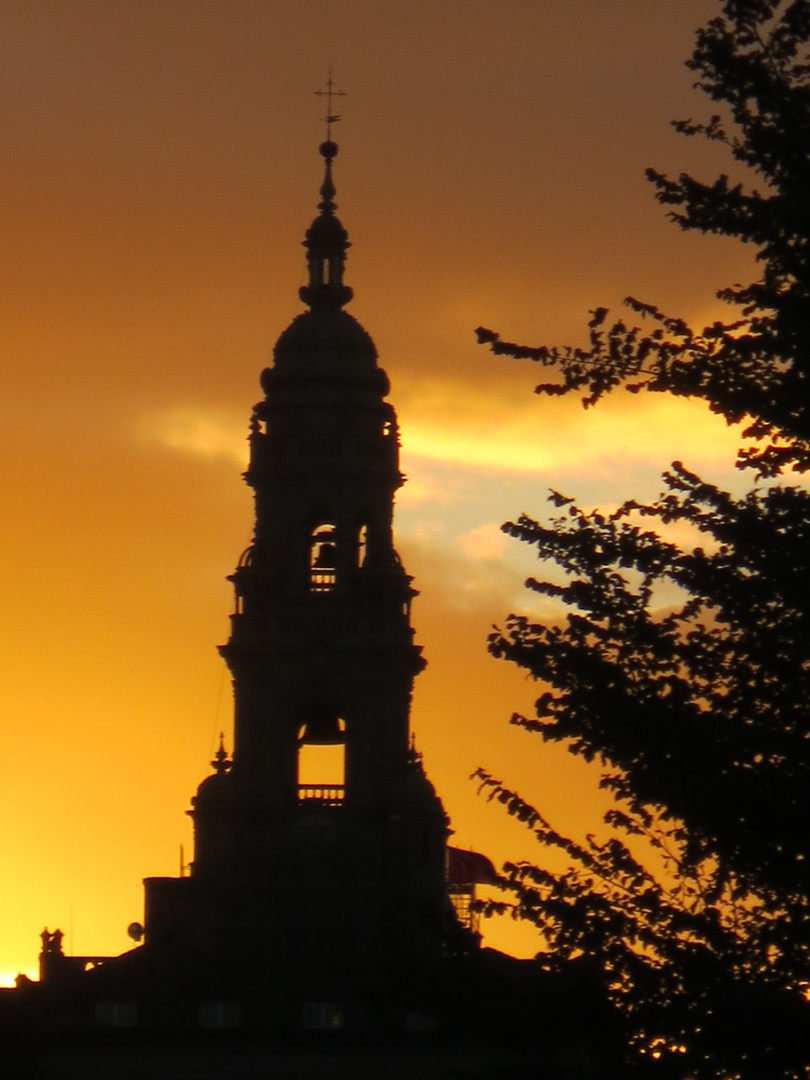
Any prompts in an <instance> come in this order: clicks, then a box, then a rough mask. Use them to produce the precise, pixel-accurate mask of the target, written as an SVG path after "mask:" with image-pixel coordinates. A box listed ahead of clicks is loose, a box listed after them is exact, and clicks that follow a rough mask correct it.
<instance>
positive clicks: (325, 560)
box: [309, 522, 337, 593]
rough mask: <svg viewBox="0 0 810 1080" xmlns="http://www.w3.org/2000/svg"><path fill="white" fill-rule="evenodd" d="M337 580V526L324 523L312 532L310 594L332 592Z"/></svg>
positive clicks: (310, 545)
mask: <svg viewBox="0 0 810 1080" xmlns="http://www.w3.org/2000/svg"><path fill="white" fill-rule="evenodd" d="M336 580H337V561H336V549H335V526H334V525H333V524H330V523H329V522H323V523H322V524H321V525H317V526H316V527H315V528H314V529H313V530H312V536H311V538H310V542H309V588H310V592H314V593H328V592H331V591H332V590H333V589H334V587H335V582H336Z"/></svg>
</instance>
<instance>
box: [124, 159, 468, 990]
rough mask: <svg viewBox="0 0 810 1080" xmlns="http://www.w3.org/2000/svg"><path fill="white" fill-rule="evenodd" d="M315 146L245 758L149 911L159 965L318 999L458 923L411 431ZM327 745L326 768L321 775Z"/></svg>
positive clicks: (254, 467)
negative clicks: (413, 719) (350, 276)
mask: <svg viewBox="0 0 810 1080" xmlns="http://www.w3.org/2000/svg"><path fill="white" fill-rule="evenodd" d="M320 153H321V155H322V157H323V159H324V163H325V176H324V181H323V184H322V186H321V189H320V195H321V201H320V203H319V204H318V211H319V212H318V216H317V217H316V218H315V220H314V221H313V222H312V225H311V226H310V228H309V229H308V230H307V233H306V238H305V240H304V246H305V248H306V252H307V265H308V276H309V280H308V284H307V285H306V286H304V287H303V288H302V289H301V290H300V296H301V299H302V300H303V301H304V303H305V304H306V306H307V310H306V311H305V312H303V313H302V314H300V315H298V316H297V317H296V318H295V319H294V320H293V322H292V323H291V324H290V326H289V327H288V328H287V329H286V330H285V331H284V332H283V333H282V335H281V337H280V338H279V339H278V342H277V343H276V347H275V350H274V360H273V365H272V366H271V367H269V368H267V369H266V370H265V371H264V372H263V373H262V376H261V387H262V390H263V392H264V397H263V399H262V400H261V401H260V402H259V404H258V405H256V406H255V408H254V410H253V416H252V419H251V428H250V464H249V467H248V469H247V472H246V473H245V479H246V481H247V483H248V484H249V485H250V487H251V488H252V489H253V492H254V498H255V510H256V522H255V532H254V537H253V542H252V543H251V545H250V547H249V548H248V549H247V551H245V552H244V554H243V555H242V557H241V558H240V559H239V564H238V566H237V568H236V570H235V571H234V573H233V574H232V575H231V577H230V580H231V582H232V583H233V587H234V593H235V603H234V611H233V614H232V616H231V633H230V637H229V640H228V642H227V644H225V645H223V646H222V647H221V649H220V651H221V653H222V656H223V657H224V659H225V662H226V663H227V665H228V667H229V669H230V671H231V674H232V677H233V687H234V697H235V714H234V747H233V757H232V760H228V757H227V754H226V753H225V751H224V750H223V749H222V748H221V750H220V753H219V754H218V755H217V759H216V761H215V762H214V765H215V772H214V774H213V775H211V776H209V777H208V778H207V779H206V780H204V781H203V783H202V784H201V785H200V787H199V789H198V791H197V795H196V797H195V798H194V799H193V800H192V803H193V809H192V810H191V811H189V813H190V814H191V815H192V818H193V822H194V842H195V852H194V861H193V864H192V868H191V874H190V876H189V877H185V878H176V879H169V878H150V879H147V881H146V918H145V930H146V938H145V944H146V947H147V949H148V950H149V951H150V952H151V953H153V954H154V953H156V952H157V953H164V952H165V953H166V954H167V955H169V954H175V955H177V954H178V953H180V952H182V953H183V954H184V955H188V956H193V957H197V958H199V959H203V958H206V959H207V960H208V961H211V962H214V963H216V962H218V961H222V962H228V963H230V962H233V963H250V962H251V961H257V962H259V963H260V965H261V966H262V968H263V969H265V970H267V971H268V972H274V973H275V974H276V975H278V976H280V977H282V976H283V977H285V978H286V977H289V978H291V979H293V980H294V981H295V980H298V983H299V984H300V993H301V994H302V995H303V999H306V997H307V995H308V994H310V996H311V993H312V992H314V991H313V989H312V988H313V986H314V985H315V984H316V983H318V982H319V981H320V982H321V983H323V982H324V980H325V981H326V983H327V984H328V985H329V987H331V990H330V991H329V992H330V993H331V994H332V995H333V996H335V995H338V996H339V995H340V992H341V991H340V987H341V985H342V984H346V983H347V980H348V981H349V982H350V981H351V980H352V979H355V978H361V979H362V978H365V977H368V978H369V979H373V978H374V977H375V973H379V972H380V971H383V970H386V971H394V970H399V969H401V970H403V971H404V970H406V969H412V968H413V967H414V966H415V965H416V966H419V965H421V966H424V965H425V964H428V965H429V964H430V963H431V962H433V961H435V960H437V959H438V958H439V957H440V956H441V954H442V950H443V948H444V942H445V939H446V933H447V929H448V928H447V925H446V920H447V910H446V905H447V892H446V884H445V858H446V838H447V819H446V816H445V814H444V810H443V808H442V805H441V803H440V801H439V799H438V798H437V796H436V794H435V792H434V790H433V787H432V785H431V784H430V782H429V781H428V780H427V778H426V776H425V774H424V772H423V770H422V765H421V761H420V758H419V755H418V754H417V753H416V751H415V749H414V746H413V741H412V738H411V736H410V732H409V711H410V703H411V692H412V687H413V680H414V677H415V675H416V674H417V673H418V672H419V671H420V670H421V669H422V668H423V667H424V663H425V662H424V660H423V659H422V656H421V649H420V647H419V646H418V645H416V644H414V640H413V637H414V633H413V630H412V628H411V624H410V608H411V601H412V599H413V597H414V595H415V591H414V589H413V588H412V585H411V578H410V577H409V576H408V574H407V573H406V572H405V570H404V568H403V566H402V563H401V561H400V558H399V556H398V555H397V552H396V550H395V548H394V543H393V535H392V517H393V503H394V494H395V492H396V490H397V489H398V488H399V487H400V486H401V484H402V483H403V477H402V474H401V473H400V470H399V436H398V428H397V418H396V414H395V412H394V409H393V407H392V406H391V405H390V404H389V403H388V402H387V401H386V400H385V398H386V395H387V393H388V390H389V383H388V379H387V377H386V374H385V372H384V371H383V370H382V368H380V367H379V366H378V364H377V351H376V349H375V346H374V343H373V341H372V340H371V338H370V336H369V335H368V334H367V332H366V331H365V330H364V329H363V327H362V326H361V325H360V324H359V323H358V322H357V321H356V320H355V319H354V318H353V317H352V316H351V315H349V314H348V313H347V312H346V311H344V306H345V305H346V304H347V303H348V302H349V300H350V299H351V296H352V291H351V289H350V288H349V287H348V286H347V285H345V284H344V281H343V275H344V265H345V260H346V251H347V249H348V247H349V240H348V236H347V233H346V230H345V229H344V228H343V226H342V225H341V223H340V221H339V219H338V218H337V216H336V213H335V211H336V208H337V207H336V203H335V201H334V199H335V187H334V184H333V180H332V164H333V161H334V158H335V156H336V154H337V146H336V145H335V143H334V142H332V141H331V139H327V141H326V142H324V143H323V144H322V145H321V147H320ZM327 747H328V748H330V749H329V750H328V751H326V752H324V751H323V749H322V748H327ZM319 748H321V750H320V753H321V758H320V760H321V761H322V762H324V764H323V766H322V767H323V768H326V767H327V766H328V768H329V769H330V770H331V772H330V774H329V775H324V776H319V775H318V773H317V772H315V773H312V771H311V770H312V768H313V765H312V762H313V761H315V762H317V761H318V760H319V758H318V753H319ZM327 758H328V759H330V760H327ZM315 767H316V768H317V765H316V766H315ZM324 992H326V990H324Z"/></svg>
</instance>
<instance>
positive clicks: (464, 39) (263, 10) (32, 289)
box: [0, 0, 755, 981]
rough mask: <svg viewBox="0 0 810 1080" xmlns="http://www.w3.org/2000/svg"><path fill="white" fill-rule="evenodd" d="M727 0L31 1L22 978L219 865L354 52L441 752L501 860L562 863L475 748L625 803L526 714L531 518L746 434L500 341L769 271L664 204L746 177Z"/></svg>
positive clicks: (437, 764)
mask: <svg viewBox="0 0 810 1080" xmlns="http://www.w3.org/2000/svg"><path fill="white" fill-rule="evenodd" d="M718 6H719V5H718V3H716V2H715V0H677V3H662V2H661V0H565V2H564V3H560V0H405V2H403V0H330V2H326V0H306V2H303V3H302V2H301V0H0V110H1V114H2V125H0V305H2V314H1V316H0V358H2V365H1V366H0V372H1V373H2V395H1V396H0V416H1V417H2V423H0V439H1V440H2V454H0V470H2V488H1V489H0V490H2V493H3V505H4V527H3V529H2V532H1V533H0V544H1V545H2V559H1V560H0V590H1V591H2V609H1V610H2V621H0V635H1V637H0V641H1V642H2V648H1V649H0V723H1V724H2V729H1V730H2V741H0V754H1V755H2V785H1V786H0V825H1V828H0V868H1V870H2V879H0V880H2V889H1V891H0V913H2V918H0V981H8V980H9V979H13V976H14V974H15V973H16V972H17V971H19V970H23V971H29V972H30V973H32V974H33V973H34V972H35V971H36V956H37V951H38V947H39V939H38V934H39V932H40V931H41V930H42V928H43V926H45V925H47V926H48V927H49V928H50V929H54V928H55V927H56V926H59V927H61V928H62V930H63V931H64V932H65V935H66V938H65V943H66V947H67V949H68V951H72V952H74V953H76V954H82V955H94V954H105V953H117V952H121V951H124V950H125V949H126V948H128V947H129V945H130V944H131V943H130V942H129V939H128V938H127V936H126V927H127V925H128V924H129V923H130V922H132V921H133V920H139V919H141V918H142V915H143V909H142V886H141V881H142V878H143V877H146V876H156V875H163V874H176V873H177V870H178V860H179V847H180V845H181V844H184V845H185V850H186V858H187V859H189V858H190V857H191V839H190V824H189V819H188V818H187V817H186V816H185V813H184V812H185V810H186V809H187V808H188V806H189V799H190V797H191V796H192V795H193V794H194V791H195V789H196V786H197V784H198V783H199V782H200V781H201V780H202V779H203V777H204V776H205V775H207V773H208V772H209V771H210V768H209V765H208V762H209V761H210V758H211V756H212V753H213V751H214V750H215V749H216V739H217V734H218V732H219V731H220V730H224V731H225V733H226V742H228V743H229V742H230V729H231V717H232V709H231V699H230V686H229V682H228V679H227V673H226V670H225V666H224V664H223V663H222V661H221V660H220V659H219V657H218V655H217V652H216V646H217V645H218V644H220V643H222V642H223V641H225V639H226V637H227V634H228V614H229V612H230V610H231V592H230V587H229V586H228V583H227V582H226V580H225V578H226V575H227V574H228V573H230V572H231V570H232V569H233V567H234V565H235V563H236V560H237V558H238V556H239V554H240V552H241V551H242V550H243V549H244V548H245V547H246V546H247V544H248V542H249V539H250V534H251V526H252V506H251V498H250V491H249V489H248V488H247V487H246V486H245V485H244V483H243V482H242V480H241V478H240V473H241V471H242V469H243V468H244V465H245V462H246V441H245V439H246V434H247V423H248V418H249V415H250V410H251V407H252V405H253V404H254V402H255V401H257V400H258V398H259V397H260V390H259V386H258V375H259V373H260V371H261V369H262V368H263V367H265V366H266V365H267V364H268V363H269V359H270V354H271V350H272V347H273V344H274V342H275V340H276V338H277V337H278V335H279V334H280V333H281V331H282V330H283V329H284V328H285V327H286V326H287V324H288V323H289V322H290V321H291V319H292V318H293V317H294V316H295V315H296V314H297V313H298V312H299V311H300V310H301V307H302V306H301V303H300V301H299V300H298V295H297V290H298V287H299V285H301V284H302V283H303V282H304V279H305V275H304V252H303V249H302V247H301V241H302V239H303V235H304V231H305V229H306V227H307V226H308V224H309V223H310V221H311V220H312V218H313V216H314V214H315V205H316V202H317V201H318V195H317V191H318V187H319V185H320V182H321V166H322V162H321V159H320V158H319V157H318V154H317V147H318V143H319V142H320V140H321V139H322V138H323V125H322V123H321V122H320V119H319V118H320V117H321V116H322V114H323V103H322V101H321V100H320V99H318V98H317V97H315V96H314V95H313V91H314V90H315V89H317V88H318V87H320V86H322V85H323V84H324V82H325V79H326V75H327V72H328V70H329V68H330V66H331V67H332V69H333V72H334V78H335V82H336V84H337V85H338V87H339V88H340V89H343V90H345V91H346V92H347V94H348V96H347V97H346V98H344V99H341V100H340V103H339V108H338V111H339V112H340V113H341V115H342V119H341V121H340V123H339V124H338V125H337V127H336V128H335V131H334V135H335V138H336V140H337V141H338V143H339V146H340V153H339V156H338V158H337V161H336V163H335V181H336V185H337V202H338V205H339V210H338V213H339V216H340V217H341V220H342V221H343V223H344V225H345V226H346V227H347V229H348V231H349V235H350V238H351V241H352V248H351V250H350V252H349V257H348V264H347V272H346V280H347V282H348V283H349V284H350V285H351V286H352V287H353V288H354V292H355V299H354V301H353V302H352V304H351V305H350V308H349V310H350V311H351V313H352V314H353V315H355V317H356V318H358V319H359V320H360V322H361V323H362V324H363V325H364V326H365V327H366V329H367V330H368V331H369V332H370V333H371V335H372V336H373V338H374V340H375V342H376V344H377V347H378V350H379V353H380V363H381V364H382V366H383V367H384V368H385V369H386V371H387V372H388V374H389V376H390V379H391V384H392V391H391V396H390V400H391V401H392V403H393V404H394V406H395V407H396V409H397V411H398V414H399V417H400V422H401V426H402V439H403V450H402V462H403V469H404V472H405V473H406V474H407V477H408V482H407V484H406V485H405V487H404V488H403V489H402V491H401V492H400V494H399V497H398V500H397V517H396V532H397V546H398V549H399V551H400V553H401V555H402V557H403V561H404V563H405V566H406V567H407V569H408V571H409V572H410V573H412V574H413V575H414V577H415V584H416V586H417V588H419V590H420V596H419V598H418V600H417V601H416V604H415V608H414V623H415V626H416V628H417V635H418V636H417V640H418V641H419V642H420V643H421V644H422V645H423V646H424V649H425V655H426V656H427V658H428V661H429V666H428V668H427V670H426V672H425V673H424V674H423V675H421V676H420V677H419V679H418V681H417V689H416V694H415V701H414V708H413V714H412V724H413V729H414V731H415V733H416V738H417V744H418V746H419V748H420V749H421V750H422V751H423V752H424V757H425V764H426V767H427V770H428V773H429V775H430V777H431V779H432V780H433V782H434V784H435V785H436V787H437V789H438V791H439V793H440V794H441V796H442V798H443V800H444V803H445V806H446V808H447V810H448V812H449V814H450V816H451V818H452V822H453V827H454V829H455V836H454V842H455V843H457V844H459V845H461V846H464V847H470V846H471V847H474V848H476V849H478V850H480V851H484V852H486V853H487V854H488V855H490V856H491V857H492V858H493V859H494V860H495V861H496V862H497V863H500V862H502V861H503V860H505V859H507V858H515V857H521V856H527V855H529V856H540V855H542V853H541V852H540V851H539V850H537V851H535V850H534V849H533V847H532V846H531V841H530V839H529V838H528V837H527V835H526V834H525V832H524V830H523V829H522V828H521V827H520V826H518V825H516V824H513V823H512V822H510V821H509V820H507V819H505V818H504V816H503V814H502V812H501V810H500V808H499V807H497V806H494V805H492V804H489V803H487V802H486V801H485V800H483V799H482V798H481V797H479V796H478V795H477V794H476V787H475V784H474V783H472V782H471V781H470V780H469V779H468V777H469V774H470V773H471V772H472V771H473V769H474V768H475V767H476V766H477V765H484V766H486V767H488V768H489V769H490V770H491V771H493V772H494V773H495V774H496V775H497V776H499V777H500V778H501V779H504V780H505V781H507V782H508V783H510V784H511V785H513V786H516V787H518V788H519V789H520V790H521V792H522V793H523V794H524V795H525V796H526V797H527V798H529V799H531V800H533V801H535V803H536V804H537V805H538V806H540V807H541V808H542V809H543V810H544V812H545V813H546V815H547V816H548V817H549V818H550V819H551V820H552V822H554V823H555V824H557V825H559V826H561V827H563V828H566V829H570V830H572V831H574V832H576V833H578V834H580V835H581V834H584V832H586V831H588V830H591V829H596V828H598V825H599V820H600V814H601V810H600V808H601V807H602V806H603V798H604V797H603V796H601V795H600V794H599V793H598V791H597V788H596V785H597V780H598V771H595V770H589V769H586V768H585V767H584V766H582V765H581V764H580V763H579V762H578V761H577V760H576V759H574V758H573V757H571V755H569V754H567V753H566V752H565V750H564V748H561V747H545V746H544V745H543V744H542V743H541V741H540V739H539V737H537V736H530V735H527V734H525V733H523V732H521V731H518V730H516V729H515V728H512V727H510V726H509V724H508V719H509V716H510V715H511V713H512V711H513V710H515V709H527V708H529V707H530V703H531V702H532V700H533V699H534V697H536V696H537V692H538V688H537V687H536V686H533V685H532V684H531V683H529V682H527V681H526V679H525V678H524V676H523V675H522V674H521V672H519V671H518V670H517V669H514V668H511V667H509V666H508V665H506V664H504V663H502V662H499V661H495V660H492V659H491V658H489V657H488V656H487V653H486V636H487V633H488V631H489V629H490V627H491V625H492V624H493V623H497V622H500V621H502V620H503V618H504V617H505V615H506V614H507V613H508V612H509V611H512V610H525V609H526V605H527V604H529V603H530V601H531V597H530V596H529V595H528V594H526V593H525V590H524V589H523V587H522V582H523V580H524V579H525V577H526V576H527V575H528V574H529V573H533V572H536V566H535V563H534V561H533V560H532V556H531V552H530V551H528V550H524V549H522V547H521V545H520V544H518V543H517V542H516V541H511V540H508V539H507V538H506V537H504V536H503V534H502V533H501V532H500V531H499V526H500V524H501V523H502V522H503V521H504V520H506V519H508V518H513V517H515V516H516V515H518V514H520V513H521V512H523V511H526V512H529V513H532V514H534V515H535V516H542V515H545V514H546V512H547V507H546V503H545V496H546V493H547V491H548V489H549V488H552V487H553V488H556V489H558V490H561V491H563V492H565V493H567V494H571V495H575V496H577V498H578V500H579V501H580V502H581V503H583V504H584V505H586V506H594V505H597V504H598V505H601V506H603V507H610V506H614V505H616V504H617V503H619V502H620V501H621V500H622V499H624V498H626V497H629V496H631V495H634V496H638V497H649V496H652V495H654V494H655V493H656V492H657V491H658V490H659V489H660V473H661V471H662V470H663V469H664V468H665V467H666V466H667V465H668V464H669V463H670V462H671V461H672V460H673V459H674V458H682V459H683V460H684V461H685V462H686V463H687V464H689V465H690V466H691V467H693V468H696V469H698V470H699V471H703V473H704V474H706V475H707V476H709V477H711V478H713V479H716V480H720V481H722V482H724V483H733V482H734V480H735V477H734V470H733V459H734V450H735V447H736V445H737V442H738V436H737V433H736V432H735V431H733V430H729V429H727V428H726V427H725V426H724V424H723V422H722V421H720V420H718V419H717V418H713V417H711V416H710V415H709V414H708V413H707V412H706V411H704V410H703V409H702V408H701V407H699V406H697V405H688V404H685V403H682V402H681V403H676V402H674V401H671V400H667V399H663V398H661V399H659V398H654V399H651V398H645V397H644V396H641V397H632V396H629V395H625V396H623V395H615V396H614V397H613V398H612V399H611V400H609V401H608V402H606V403H604V404H603V405H600V407H599V408H598V409H596V410H594V411H588V412H585V411H584V410H583V409H582V407H581V406H580V405H579V404H578V403H577V402H576V401H573V400H570V401H569V400H564V401H549V400H547V399H542V398H538V397H537V396H535V395H534V394H533V393H532V391H533V387H534V385H535V383H536V382H538V381H540V378H541V372H540V371H539V370H537V369H536V368H534V367H533V366H532V365H530V364H518V363H515V362H513V361H507V360H503V359H496V358H494V357H492V356H491V354H490V353H489V352H488V351H486V350H485V349H482V348H481V347H479V346H477V345H476V343H475V338H474V333H473V331H474V328H475V327H476V326H477V325H479V324H483V325H485V326H488V327H491V328H493V329H496V330H498V331H500V332H501V333H503V335H504V336H506V337H508V338H510V339H512V340H517V341H526V342H527V343H538V344H539V343H541V342H543V343H547V344H552V343H568V342H571V343H577V342H579V341H581V340H582V338H583V336H584V329H583V328H584V326H585V323H586V321H587V313H588V310H589V309H591V308H594V307H596V306H599V305H607V306H611V307H616V306H618V305H619V304H620V303H621V300H622V298H623V297H625V296H626V295H628V294H630V295H635V296H637V297H640V298H642V299H645V300H649V301H651V302H654V303H656V304H658V305H659V306H660V307H661V308H663V309H664V310H666V311H668V312H670V313H673V314H680V315H683V316H685V317H687V318H689V319H692V320H695V321H696V322H698V323H702V322H703V321H704V320H710V319H712V318H714V316H715V314H716V313H717V310H718V308H719V305H718V303H717V301H716V300H715V299H714V292H715V290H716V289H717V288H719V287H721V286H723V285H726V284H733V283H735V282H738V281H743V280H746V279H748V278H749V277H750V276H751V275H752V274H753V273H754V272H755V271H754V270H753V269H752V266H753V264H752V254H753V253H752V252H751V251H750V250H748V249H745V248H742V247H740V246H738V245H736V244H734V243H731V242H728V241H724V240H720V239H716V238H701V237H696V236H692V235H685V234H683V233H681V232H680V231H679V230H678V229H677V228H676V227H674V226H673V225H671V224H670V223H668V222H667V220H666V217H665V214H664V212H663V210H662V209H661V208H660V207H659V206H658V205H657V204H656V202H655V200H654V198H653V195H652V191H651V189H650V187H649V185H648V184H647V183H646V181H645V179H644V169H645V167H646V166H648V165H653V166H655V167H657V168H659V169H662V170H664V171H668V172H671V173H675V174H677V173H678V172H680V171H681V170H689V171H692V172H694V173H696V174H697V175H699V176H701V177H705V178H711V177H713V176H714V175H716V173H717V172H719V171H721V170H723V169H725V168H727V167H728V165H727V161H726V159H725V156H724V154H723V152H722V150H721V149H720V148H718V147H716V146H708V145H705V144H703V143H701V142H698V141H697V140H695V139H691V140H689V139H684V138H683V137H681V136H678V135H677V134H675V133H674V132H673V131H672V129H671V127H670V125H669V121H670V120H671V119H673V118H685V117H690V116H694V117H696V118H697V117H705V116H707V115H708V114H709V112H710V109H711V103H710V102H708V101H707V100H706V99H705V98H704V97H703V96H702V95H701V94H700V93H699V92H697V91H695V90H694V89H693V88H692V83H693V81H694V75H693V74H692V73H690V72H689V71H688V70H687V69H686V68H685V67H684V66H683V61H684V59H685V58H686V57H687V56H688V55H689V53H690V52H691V48H692V42H693V37H694V31H695V29H696V28H697V27H698V26H699V25H700V24H701V23H702V22H704V21H705V20H706V19H707V18H708V17H710V16H711V15H713V14H715V13H716V12H717V9H718ZM542 613H543V612H542V611H540V614H542ZM485 931H486V940H487V942H488V943H490V944H493V945H496V946H498V947H503V948H507V949H510V950H515V951H517V952H519V953H521V954H527V953H530V952H531V951H532V950H533V948H534V946H535V941H534V938H533V936H532V934H531V933H530V932H528V933H527V931H526V928H516V927H514V926H513V924H511V923H510V922H509V921H508V920H499V921H496V922H493V923H488V924H486V926H485Z"/></svg>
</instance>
